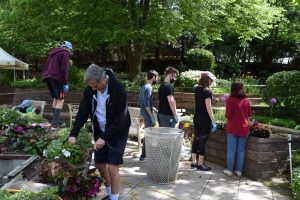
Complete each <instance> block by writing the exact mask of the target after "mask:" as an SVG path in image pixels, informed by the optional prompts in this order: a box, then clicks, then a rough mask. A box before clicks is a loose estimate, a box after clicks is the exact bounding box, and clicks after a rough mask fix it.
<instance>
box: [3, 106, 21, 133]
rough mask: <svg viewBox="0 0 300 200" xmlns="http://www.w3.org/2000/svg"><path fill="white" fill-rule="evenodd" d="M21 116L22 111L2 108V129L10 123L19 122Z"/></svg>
mask: <svg viewBox="0 0 300 200" xmlns="http://www.w3.org/2000/svg"><path fill="white" fill-rule="evenodd" d="M20 118H21V113H20V112H17V111H14V110H9V109H4V108H0V130H3V129H4V128H5V127H6V126H8V125H10V124H14V123H17V122H18V120H19V119H20Z"/></svg>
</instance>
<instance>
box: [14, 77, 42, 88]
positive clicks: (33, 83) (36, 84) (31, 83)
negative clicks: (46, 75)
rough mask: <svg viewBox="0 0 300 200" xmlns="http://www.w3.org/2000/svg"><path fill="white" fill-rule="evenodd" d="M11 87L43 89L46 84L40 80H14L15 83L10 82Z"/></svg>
mask: <svg viewBox="0 0 300 200" xmlns="http://www.w3.org/2000/svg"><path fill="white" fill-rule="evenodd" d="M11 86H12V87H17V88H28V87H33V88H45V87H46V84H45V83H44V82H42V80H41V78H39V77H38V78H36V77H34V78H32V79H26V80H16V81H15V82H11Z"/></svg>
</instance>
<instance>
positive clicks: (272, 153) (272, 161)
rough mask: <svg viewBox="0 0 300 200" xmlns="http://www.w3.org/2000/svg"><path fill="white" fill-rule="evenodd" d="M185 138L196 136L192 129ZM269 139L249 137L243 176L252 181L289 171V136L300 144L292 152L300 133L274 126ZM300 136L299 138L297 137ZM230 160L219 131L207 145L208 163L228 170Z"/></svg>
mask: <svg viewBox="0 0 300 200" xmlns="http://www.w3.org/2000/svg"><path fill="white" fill-rule="evenodd" d="M181 127H182V129H183V130H185V131H186V134H185V136H189V135H190V134H191V133H194V128H193V125H190V126H189V127H186V128H184V127H183V124H181ZM271 128H272V132H276V133H277V134H271V136H270V138H258V137H253V136H249V138H248V141H247V146H246V158H245V165H244V174H245V175H246V176H248V177H250V178H252V179H255V180H257V179H268V178H271V177H273V176H275V175H277V174H281V173H284V172H286V171H288V170H289V162H288V156H289V152H288V143H287V140H288V139H287V137H286V134H287V133H288V132H293V133H294V138H296V139H295V140H296V141H297V142H295V143H293V145H292V148H293V149H297V148H299V147H300V135H299V133H298V132H299V131H298V132H297V131H294V130H293V129H285V128H284V129H282V128H279V129H276V127H275V126H272V127H271ZM297 134H298V136H297ZM226 157H227V138H226V131H225V130H221V129H218V131H217V132H216V133H213V134H211V135H210V138H209V140H208V142H207V145H206V154H205V159H206V160H208V161H210V162H213V163H215V164H218V165H221V166H223V167H226Z"/></svg>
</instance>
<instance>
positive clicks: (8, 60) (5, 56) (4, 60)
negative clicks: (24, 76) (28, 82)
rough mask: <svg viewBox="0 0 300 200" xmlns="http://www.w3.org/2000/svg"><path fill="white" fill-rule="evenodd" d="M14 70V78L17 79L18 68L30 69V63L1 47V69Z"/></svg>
mask: <svg viewBox="0 0 300 200" xmlns="http://www.w3.org/2000/svg"><path fill="white" fill-rule="evenodd" d="M1 69H11V70H14V80H15V79H16V70H23V71H24V70H29V65H28V64H27V63H24V62H22V61H21V60H19V59H17V58H15V57H13V56H12V55H10V54H9V53H7V52H6V51H4V50H3V49H2V48H1V47H0V70H1Z"/></svg>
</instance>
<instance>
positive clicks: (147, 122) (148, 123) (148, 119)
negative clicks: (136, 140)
mask: <svg viewBox="0 0 300 200" xmlns="http://www.w3.org/2000/svg"><path fill="white" fill-rule="evenodd" d="M142 117H143V119H144V128H148V127H153V126H154V125H155V124H152V122H151V117H150V116H149V115H145V116H142ZM141 157H144V158H146V142H145V137H144V140H143V147H142V155H141Z"/></svg>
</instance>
